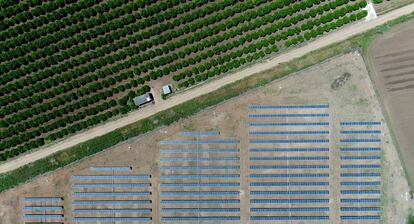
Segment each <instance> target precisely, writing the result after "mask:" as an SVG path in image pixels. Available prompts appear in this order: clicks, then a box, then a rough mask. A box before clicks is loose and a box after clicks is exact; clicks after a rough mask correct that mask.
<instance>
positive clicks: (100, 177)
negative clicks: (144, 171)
mask: <svg viewBox="0 0 414 224" xmlns="http://www.w3.org/2000/svg"><path fill="white" fill-rule="evenodd" d="M150 178H151V176H150V175H113V176H112V175H80V176H72V179H73V180H106V179H150Z"/></svg>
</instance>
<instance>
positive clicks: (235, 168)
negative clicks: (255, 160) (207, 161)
mask: <svg viewBox="0 0 414 224" xmlns="http://www.w3.org/2000/svg"><path fill="white" fill-rule="evenodd" d="M160 169H161V170H239V169H240V166H161V167H160Z"/></svg>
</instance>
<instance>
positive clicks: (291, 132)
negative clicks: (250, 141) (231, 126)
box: [249, 131, 329, 135]
mask: <svg viewBox="0 0 414 224" xmlns="http://www.w3.org/2000/svg"><path fill="white" fill-rule="evenodd" d="M249 134H250V135H323V134H329V131H250V132H249Z"/></svg>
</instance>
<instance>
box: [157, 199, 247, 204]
mask: <svg viewBox="0 0 414 224" xmlns="http://www.w3.org/2000/svg"><path fill="white" fill-rule="evenodd" d="M239 203H240V200H238V199H224V200H161V204H239Z"/></svg>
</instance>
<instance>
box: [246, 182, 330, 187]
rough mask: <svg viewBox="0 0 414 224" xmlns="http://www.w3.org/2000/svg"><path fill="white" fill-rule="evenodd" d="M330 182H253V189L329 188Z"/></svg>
mask: <svg viewBox="0 0 414 224" xmlns="http://www.w3.org/2000/svg"><path fill="white" fill-rule="evenodd" d="M328 185H329V182H251V183H250V186H251V187H272V186H328Z"/></svg>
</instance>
